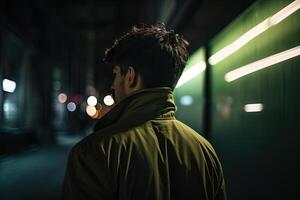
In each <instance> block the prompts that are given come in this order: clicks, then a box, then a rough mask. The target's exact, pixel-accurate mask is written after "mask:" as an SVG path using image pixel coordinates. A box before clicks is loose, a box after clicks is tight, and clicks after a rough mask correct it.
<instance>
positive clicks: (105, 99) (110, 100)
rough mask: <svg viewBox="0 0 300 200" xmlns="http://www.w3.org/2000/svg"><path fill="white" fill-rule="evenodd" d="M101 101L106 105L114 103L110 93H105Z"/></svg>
mask: <svg viewBox="0 0 300 200" xmlns="http://www.w3.org/2000/svg"><path fill="white" fill-rule="evenodd" d="M103 102H104V104H105V105H107V106H111V105H113V104H114V103H115V101H114V99H113V98H112V96H111V95H106V96H105V97H104V99H103Z"/></svg>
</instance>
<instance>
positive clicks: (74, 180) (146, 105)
mask: <svg viewBox="0 0 300 200" xmlns="http://www.w3.org/2000/svg"><path fill="white" fill-rule="evenodd" d="M187 45H188V43H187V42H186V41H185V40H184V39H183V38H182V37H181V36H179V35H177V34H175V33H174V32H172V31H168V30H166V28H165V27H164V25H157V26H145V25H144V26H140V27H138V26H135V27H133V28H132V29H131V30H130V31H129V32H127V33H126V34H124V35H123V36H122V37H121V38H120V39H118V40H116V41H115V43H114V44H113V46H112V47H111V48H110V49H108V50H107V51H106V53H105V61H106V62H107V63H109V64H111V65H112V66H113V67H114V68H113V75H114V81H113V84H112V89H113V92H114V99H115V101H116V105H115V106H114V108H113V109H112V110H111V111H110V112H108V113H107V114H106V115H105V116H104V117H103V118H101V119H100V120H99V121H98V123H97V124H96V126H95V132H94V133H92V134H91V135H89V136H88V137H86V138H85V139H83V140H82V141H81V142H79V143H78V144H77V145H76V146H75V147H74V148H73V149H72V151H71V153H70V155H69V161H68V165H67V171H66V175H65V182H64V191H63V197H64V199H72V200H76V199H85V200H90V199H107V200H110V199H124V200H129V199H137V200H142V199H143V200H144V199H149V200H158V199H161V200H168V199H172V200H173V199H189V200H190V199H201V200H223V199H226V195H225V185H224V178H223V173H222V168H221V165H220V162H219V160H218V158H217V155H216V153H215V151H214V149H213V147H212V146H211V145H210V144H209V142H207V141H206V140H205V139H204V138H203V137H201V136H200V135H199V134H198V133H196V132H195V131H194V130H192V129H191V128H189V127H188V126H186V125H185V124H183V123H181V122H179V121H178V120H176V118H175V110H176V107H175V104H174V99H173V95H172V90H173V89H174V88H175V85H176V83H177V81H178V79H179V77H180V75H181V73H182V71H183V69H184V66H185V64H186V61H187V58H188V53H187Z"/></svg>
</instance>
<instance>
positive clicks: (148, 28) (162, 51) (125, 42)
mask: <svg viewBox="0 0 300 200" xmlns="http://www.w3.org/2000/svg"><path fill="white" fill-rule="evenodd" d="M187 46H188V42H187V41H186V40H184V39H183V38H182V36H180V35H178V34H176V33H174V32H173V31H169V30H167V29H166V27H165V26H164V25H163V24H159V25H155V26H154V25H140V26H134V27H133V28H132V29H131V30H129V31H128V32H127V33H125V34H124V35H123V36H121V37H120V38H119V39H117V40H115V42H114V44H113V46H112V47H111V48H110V49H107V50H106V52H105V58H104V60H105V61H106V62H108V63H111V64H113V65H118V66H120V67H121V73H122V74H124V73H126V72H127V69H128V67H129V66H131V67H133V68H134V69H135V70H136V71H137V72H138V73H139V74H140V75H141V78H142V83H143V87H144V88H153V87H170V88H172V89H174V87H175V86H176V83H177V81H178V79H179V78H180V75H181V74H182V71H183V69H184V67H185V64H186V62H187V59H188V51H187Z"/></svg>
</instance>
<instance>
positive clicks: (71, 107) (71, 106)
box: [67, 102, 76, 112]
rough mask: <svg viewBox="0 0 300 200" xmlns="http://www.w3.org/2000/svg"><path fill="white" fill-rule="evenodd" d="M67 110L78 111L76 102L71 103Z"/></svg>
mask: <svg viewBox="0 0 300 200" xmlns="http://www.w3.org/2000/svg"><path fill="white" fill-rule="evenodd" d="M67 109H68V111H70V112H74V111H75V110H76V104H75V103H74V102H70V103H68V104H67Z"/></svg>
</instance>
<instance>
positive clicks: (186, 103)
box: [180, 95, 194, 106]
mask: <svg viewBox="0 0 300 200" xmlns="http://www.w3.org/2000/svg"><path fill="white" fill-rule="evenodd" d="M193 102H194V98H193V97H192V96H190V95H185V96H182V97H181V98H180V103H181V105H184V106H190V105H192V104H193Z"/></svg>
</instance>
